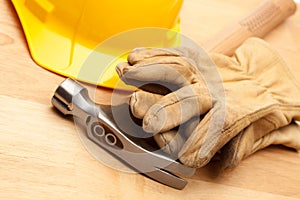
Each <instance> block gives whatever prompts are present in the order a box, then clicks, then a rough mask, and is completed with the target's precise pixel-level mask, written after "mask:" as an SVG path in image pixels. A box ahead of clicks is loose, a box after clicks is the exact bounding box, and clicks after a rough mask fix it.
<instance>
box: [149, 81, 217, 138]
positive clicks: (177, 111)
mask: <svg viewBox="0 0 300 200" xmlns="http://www.w3.org/2000/svg"><path fill="white" fill-rule="evenodd" d="M212 105H213V99H212V97H211V95H210V93H209V91H208V89H207V87H206V85H203V84H198V83H197V84H193V85H188V86H186V87H183V88H180V89H179V90H177V91H175V92H172V93H170V94H168V95H166V96H164V97H163V98H161V99H160V100H159V101H157V102H156V103H155V104H154V105H153V106H151V108H150V109H149V110H148V112H147V113H146V115H145V117H144V119H143V128H144V130H145V131H146V132H149V133H154V134H155V133H159V132H166V131H168V130H171V129H173V128H174V127H177V126H179V125H180V124H182V123H184V122H186V121H188V120H189V119H190V118H192V117H194V116H199V115H201V114H204V113H206V112H207V111H208V110H209V109H210V108H211V107H212Z"/></svg>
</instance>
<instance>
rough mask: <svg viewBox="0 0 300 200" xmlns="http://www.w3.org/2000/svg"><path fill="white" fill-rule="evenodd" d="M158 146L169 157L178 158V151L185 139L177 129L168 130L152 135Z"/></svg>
mask: <svg viewBox="0 0 300 200" xmlns="http://www.w3.org/2000/svg"><path fill="white" fill-rule="evenodd" d="M154 140H155V141H156V143H157V144H158V146H159V147H160V148H161V149H162V150H163V151H164V152H166V153H167V154H169V155H170V156H171V157H174V158H176V159H177V158H178V152H179V151H180V149H181V147H182V146H183V144H184V142H185V139H184V137H183V136H182V135H181V134H180V133H179V132H178V131H177V130H170V131H167V132H164V133H158V134H155V135H154Z"/></svg>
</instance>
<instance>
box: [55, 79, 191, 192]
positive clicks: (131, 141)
mask: <svg viewBox="0 0 300 200" xmlns="http://www.w3.org/2000/svg"><path fill="white" fill-rule="evenodd" d="M52 104H53V106H54V107H56V108H57V109H58V110H59V111H60V112H62V113H63V114H65V115H73V116H76V117H78V118H79V119H80V120H83V122H84V124H85V126H86V130H87V137H88V139H89V140H91V141H93V142H94V143H95V144H96V145H98V146H99V147H102V148H103V149H105V150H107V151H108V152H109V153H111V154H112V155H114V156H115V157H117V158H119V159H120V160H122V161H123V162H124V163H126V164H127V165H129V166H131V167H132V168H134V169H135V170H136V171H138V172H140V173H143V174H144V175H146V176H148V177H150V178H152V179H154V180H156V181H158V182H160V183H163V184H166V185H168V186H171V187H174V188H176V189H183V188H184V187H185V185H186V184H187V181H186V180H184V179H182V178H180V177H178V176H176V175H175V174H181V175H184V176H192V175H193V174H194V171H195V169H193V168H189V167H187V166H184V165H182V164H181V163H179V162H177V161H176V160H174V159H172V158H170V157H168V155H166V154H164V153H163V152H162V151H160V150H155V151H152V150H149V148H147V145H148V144H146V146H145V145H143V144H145V142H146V140H147V139H145V138H139V137H135V136H133V135H134V134H129V133H128V132H131V133H132V132H140V131H142V130H143V129H142V127H140V129H134V128H133V129H130V128H129V129H126V131H125V129H124V128H123V127H122V125H121V123H118V121H116V119H114V118H113V117H112V116H111V113H108V112H109V110H105V107H104V106H103V105H96V104H95V103H94V102H92V101H91V100H90V98H89V96H88V91H87V89H86V88H84V87H83V86H81V85H80V84H79V83H77V82H76V81H74V80H72V79H66V80H65V81H64V82H63V83H61V85H60V86H59V87H58V88H57V90H56V91H55V93H54V96H53V98H52ZM125 106H127V107H126V108H127V109H128V105H125ZM123 111H124V110H118V113H117V114H118V115H119V116H121V120H123V121H124V122H126V123H125V124H127V125H128V124H129V126H130V127H132V124H131V125H130V123H129V122H128V121H130V119H128V118H129V117H130V116H128V115H122V113H123ZM119 122H120V121H119ZM99 131H100V132H101V134H100V132H99ZM141 134H146V133H145V132H143V133H141ZM111 139H113V142H112V140H111ZM172 172H173V173H175V174H173V173H172Z"/></svg>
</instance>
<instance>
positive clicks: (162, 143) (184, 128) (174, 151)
mask: <svg viewBox="0 0 300 200" xmlns="http://www.w3.org/2000/svg"><path fill="white" fill-rule="evenodd" d="M198 124H199V117H194V118H192V119H190V120H189V121H187V122H186V123H184V124H182V125H180V127H178V128H177V130H174V129H173V130H170V131H167V132H164V133H158V134H155V135H154V139H155V141H156V143H157V144H158V146H159V147H161V148H162V150H163V151H164V152H166V153H168V154H169V155H171V156H172V157H174V158H176V159H177V158H178V153H179V151H180V150H181V148H182V146H183V145H184V143H185V142H186V140H187V138H188V137H189V136H190V134H191V133H192V132H193V130H194V129H195V127H196V126H197V125H198Z"/></svg>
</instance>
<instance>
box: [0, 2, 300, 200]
mask: <svg viewBox="0 0 300 200" xmlns="http://www.w3.org/2000/svg"><path fill="white" fill-rule="evenodd" d="M258 3H259V0H252V1H240V0H226V1H224V0H210V1H208V0H206V1H205V0H185V3H184V6H183V8H182V12H181V16H182V29H183V33H184V34H186V35H187V36H190V37H191V38H193V39H194V40H196V41H197V42H199V43H200V44H201V43H202V42H203V41H205V40H207V39H208V38H210V37H211V36H212V35H213V34H215V33H217V32H218V31H219V30H220V29H222V28H224V27H226V26H227V25H229V24H230V23H232V22H234V21H235V20H236V19H238V18H240V17H242V16H243V15H245V14H246V13H247V12H248V11H250V10H251V9H252V8H254V7H255V6H256V5H258ZM299 6H300V5H299ZM265 39H266V40H267V41H268V42H270V43H271V44H272V45H273V46H274V47H275V48H276V49H277V50H278V51H280V53H281V54H282V55H283V56H285V58H286V60H287V62H288V63H289V65H290V67H291V69H292V70H293V72H294V74H295V76H297V77H300V9H299V10H298V11H297V13H296V14H295V15H294V16H292V17H290V18H289V19H288V20H287V21H286V22H285V23H283V24H282V25H280V26H279V27H278V28H277V29H276V30H274V31H272V32H271V33H270V34H269V35H268V36H267V37H265ZM0 67H1V75H0V77H1V79H0V80H1V82H0V91H1V95H0V102H1V104H0V105H1V106H0V111H1V112H0V127H1V129H0V130H1V134H0V199H22V200H23V199H158V198H160V199H170V198H173V199H230V200H232V199H300V156H299V154H298V153H297V152H295V151H292V150H290V149H286V148H283V147H270V148H267V149H265V150H262V151H260V152H258V153H256V154H255V155H253V156H251V157H250V158H248V159H246V160H244V161H243V162H242V163H241V164H240V165H239V166H238V167H237V168H236V169H234V170H232V171H227V172H226V173H222V174H219V175H218V174H217V172H215V168H214V166H213V165H210V166H208V167H206V168H203V169H199V170H197V172H196V174H195V175H194V176H193V177H191V178H189V179H188V181H189V184H188V185H187V187H186V188H185V189H184V190H182V191H178V190H175V189H172V188H169V187H167V186H164V185H161V184H159V183H156V182H154V181H152V180H150V179H148V178H145V177H144V176H142V175H139V174H129V173H123V172H119V171H117V170H114V169H111V168H109V167H107V166H105V165H103V164H101V163H99V162H98V161H96V160H95V159H94V158H93V157H92V156H90V154H89V153H88V152H87V151H86V150H85V148H84V147H83V145H82V144H81V142H80V140H79V138H78V136H77V134H76V130H75V128H74V124H73V122H72V120H68V119H64V118H62V117H61V116H59V115H58V114H57V113H56V112H55V111H54V110H53V109H52V106H51V104H50V99H51V97H52V95H53V92H54V90H55V89H56V87H57V86H58V84H59V83H60V82H61V81H62V80H63V79H64V78H63V77H61V76H59V75H56V74H53V73H51V72H49V71H47V70H45V69H43V68H40V67H39V66H37V65H36V64H35V63H34V62H33V61H32V59H31V57H30V55H29V52H28V48H27V45H26V41H25V38H24V35H23V32H22V29H21V26H20V23H19V21H18V18H17V16H16V14H15V12H14V9H13V7H12V5H11V2H10V1H8V0H0ZM98 92H101V94H102V95H101V98H99V99H97V101H99V102H101V103H107V102H108V101H109V98H110V93H111V91H110V90H108V89H100V90H99V91H98Z"/></svg>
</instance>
